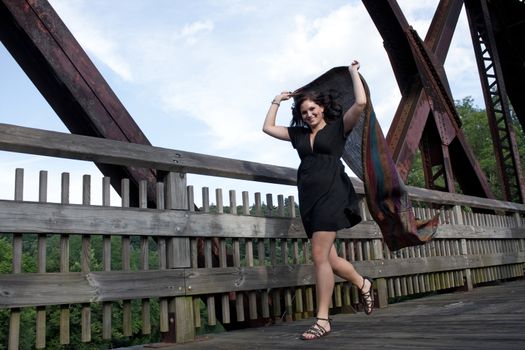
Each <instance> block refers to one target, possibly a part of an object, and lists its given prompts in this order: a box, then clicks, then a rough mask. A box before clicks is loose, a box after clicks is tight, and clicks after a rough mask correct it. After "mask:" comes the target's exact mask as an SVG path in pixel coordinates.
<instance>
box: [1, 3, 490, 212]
mask: <svg viewBox="0 0 525 350" xmlns="http://www.w3.org/2000/svg"><path fill="white" fill-rule="evenodd" d="M50 3H51V4H52V6H53V7H54V8H55V10H56V11H57V12H58V14H59V15H60V17H61V18H62V20H63V21H64V22H65V24H66V25H67V26H68V28H69V29H70V30H71V32H72V33H73V35H74V36H75V37H76V39H77V40H78V41H79V42H80V44H81V45H82V47H83V48H84V49H85V50H86V52H87V53H88V55H89V56H90V58H91V59H92V60H93V62H94V63H95V65H96V66H97V68H98V69H99V70H100V72H101V73H102V75H103V76H104V78H105V79H106V80H107V81H108V83H109V85H110V86H111V87H112V88H113V90H114V91H115V93H116V94H117V96H118V97H119V99H120V100H121V101H122V102H123V104H124V106H125V107H126V108H127V109H128V111H129V112H130V114H131V115H132V117H133V118H134V119H135V121H136V122H137V124H138V125H139V127H140V128H141V129H142V130H143V132H144V133H145V135H146V136H147V137H148V139H149V140H150V142H151V143H152V144H153V145H155V146H160V147H167V148H172V149H179V150H185V151H191V152H199V153H205V154H212V155H219V156H224V157H230V158H235V159H243V160H250V161H256V162H263V163H269V164H276V165H282V166H288V167H297V165H298V164H299V160H298V157H297V155H296V153H295V150H294V149H293V148H292V147H291V145H290V144H287V143H286V142H282V141H278V140H275V139H272V138H270V137H268V136H266V135H265V134H263V133H262V131H261V126H262V122H263V119H264V116H265V114H266V111H267V108H268V106H269V105H270V101H271V100H272V99H273V97H274V96H275V95H276V94H277V93H279V92H280V91H283V90H293V89H295V88H297V87H299V86H301V85H304V84H305V83H307V82H309V81H311V80H312V79H314V78H315V77H317V76H318V75H320V74H322V73H323V72H325V71H326V70H328V69H330V68H331V67H334V66H341V65H347V64H348V63H349V62H351V60H353V59H357V60H359V61H360V62H361V70H360V71H361V73H362V74H363V75H364V77H365V78H366V79H367V82H368V84H369V86H370V89H371V94H372V101H373V103H374V107H375V110H376V113H377V115H378V117H379V120H380V123H381V126H382V127H383V129H384V132H385V134H386V131H387V130H388V127H389V126H390V123H391V120H392V117H393V115H394V113H395V110H396V108H397V105H398V103H399V100H400V93H399V89H398V87H397V84H396V82H395V79H394V75H393V72H392V68H391V67H390V64H389V60H388V57H387V55H386V52H385V50H384V48H383V45H382V39H381V36H380V35H379V33H378V32H377V30H376V28H375V26H374V24H373V22H372V20H371V18H370V16H369V15H368V12H367V11H366V9H365V8H364V6H363V4H362V3H361V2H360V1H348V0H347V1H342V0H326V1H318V0H287V1H277V0H264V1H263V0H253V1H247V0H244V1H241V0H196V1H182V0H180V1H179V0H151V1H146V0H113V1H106V0H50ZM437 4H438V1H437V0H403V1H401V0H400V1H399V5H400V7H401V8H402V10H403V12H404V14H405V16H406V18H407V20H408V22H409V23H410V24H411V25H412V26H413V27H414V28H415V29H416V30H417V32H418V33H419V35H420V36H421V37H422V38H424V36H425V34H426V31H427V28H428V26H429V24H430V21H431V19H432V16H433V14H434V11H435V8H436V6H437ZM445 70H446V72H447V75H448V79H449V82H450V85H451V89H452V93H453V96H454V98H455V99H462V98H464V97H466V96H472V97H473V98H474V101H475V104H477V105H483V101H482V97H481V96H482V95H481V87H480V83H479V79H478V77H477V68H476V63H475V59H474V53H473V50H472V44H471V42H470V34H469V30H468V24H467V19H466V16H465V13H464V11H463V12H462V14H461V16H460V20H459V23H458V25H457V29H456V32H455V35H454V38H453V41H452V46H451V49H450V51H449V54H448V57H447V61H446V62H445ZM0 77H1V78H0V122H1V123H8V124H17V125H22V126H28V127H35V128H41V129H47V130H57V131H63V132H67V129H66V128H65V126H64V125H63V124H62V122H61V120H60V118H58V117H57V116H56V114H55V113H54V111H53V110H52V109H51V108H50V107H49V105H48V104H47V102H46V101H45V100H44V99H43V97H42V96H41V95H40V93H39V92H38V91H37V90H36V88H35V87H34V86H33V84H32V83H31V81H30V80H29V79H28V78H27V76H26V75H25V73H24V72H23V71H22V70H21V69H20V68H19V66H18V65H17V64H16V62H15V61H14V60H13V58H12V57H11V55H10V54H9V52H7V50H6V49H5V48H4V46H2V45H1V44H0ZM289 108H290V105H289V103H288V104H287V103H283V104H282V105H281V110H280V112H279V114H278V123H281V124H288V122H289V119H290V115H289ZM0 162H2V164H3V165H2V167H1V169H0V199H12V198H13V193H14V190H13V186H14V176H15V175H14V171H15V168H17V167H21V168H24V169H25V173H26V183H25V190H24V191H25V195H24V199H26V200H37V198H38V196H37V193H38V190H37V186H38V179H37V176H38V171H39V170H47V171H48V172H49V180H48V181H49V195H48V200H49V201H52V202H53V201H54V202H56V201H59V198H60V195H59V188H60V173H61V172H64V171H67V172H70V173H71V181H72V184H71V186H72V193H71V202H72V203H80V202H81V199H80V198H81V197H80V188H81V186H80V182H81V178H82V175H83V174H91V175H92V203H93V204H100V202H101V199H100V197H101V189H100V184H101V182H102V181H101V178H102V175H101V174H100V173H99V172H98V170H97V168H96V167H95V166H94V165H92V164H91V163H89V162H80V161H67V160H62V159H52V158H45V157H37V156H30V155H25V154H16V153H8V152H0ZM189 184H191V185H194V186H195V189H196V194H195V197H196V201H197V203H198V204H199V203H200V188H201V187H202V186H209V187H210V193H211V194H213V193H214V190H215V188H216V187H221V188H223V191H228V190H229V189H236V190H237V191H238V196H239V195H240V192H241V191H243V190H247V191H249V192H250V198H251V200H252V201H253V199H252V198H253V192H255V191H259V192H261V193H263V195H264V194H266V193H274V194H284V195H285V196H288V195H296V191H295V188H294V187H293V186H276V185H267V184H259V183H252V182H246V181H231V180H225V179H222V178H212V177H204V176H191V175H190V177H189ZM224 193H226V192H224ZM212 201H214V195H212ZM239 202H240V200H238V203H239ZM112 205H119V199H118V197H117V196H116V195H115V194H113V196H112Z"/></svg>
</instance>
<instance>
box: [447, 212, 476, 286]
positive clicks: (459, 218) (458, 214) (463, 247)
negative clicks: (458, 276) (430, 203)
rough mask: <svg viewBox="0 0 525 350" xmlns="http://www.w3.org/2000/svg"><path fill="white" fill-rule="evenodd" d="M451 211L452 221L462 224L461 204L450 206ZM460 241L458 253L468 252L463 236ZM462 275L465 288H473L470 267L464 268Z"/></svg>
mask: <svg viewBox="0 0 525 350" xmlns="http://www.w3.org/2000/svg"><path fill="white" fill-rule="evenodd" d="M452 212H453V213H454V223H455V224H456V225H464V221H463V215H462V214H461V206H459V205H455V206H454V207H453V208H452ZM460 242H461V244H460V249H461V251H460V254H461V255H467V254H468V249H467V240H466V239H465V238H462V239H461V241H460ZM463 276H464V279H465V283H466V287H467V290H472V289H473V288H474V285H473V284H472V272H471V271H470V269H464V270H463Z"/></svg>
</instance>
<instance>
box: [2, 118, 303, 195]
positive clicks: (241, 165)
mask: <svg viewBox="0 0 525 350" xmlns="http://www.w3.org/2000/svg"><path fill="white" fill-rule="evenodd" d="M0 149H2V150H4V151H12V152H22V153H31V154H38V155H43V156H53V157H61V158H69V159H80V160H90V161H93V162H96V163H105V164H114V165H125V166H133V167H143V168H152V169H157V170H165V171H169V172H180V173H195V174H201V175H213V176H222V177H228V178H236V179H243V180H252V181H262V182H270V183H278V184H287V185H295V183H296V170H295V169H292V168H285V167H279V166H273V165H267V164H262V163H256V162H249V161H244V160H236V159H230V158H223V157H216V156H210V155H205V154H199V153H193V152H186V151H180V150H172V149H166V148H161V147H152V146H147V145H139V144H136V143H128V142H122V141H114V140H109V139H103V138H99V137H90V136H82V135H71V134H66V133H60V132H54V131H43V130H38V129H33V128H26V127H20V126H15V125H9V124H2V123H0Z"/></svg>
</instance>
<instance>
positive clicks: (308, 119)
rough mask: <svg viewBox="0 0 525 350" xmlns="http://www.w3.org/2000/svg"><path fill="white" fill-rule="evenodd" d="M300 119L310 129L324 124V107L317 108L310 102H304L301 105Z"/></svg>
mask: <svg viewBox="0 0 525 350" xmlns="http://www.w3.org/2000/svg"><path fill="white" fill-rule="evenodd" d="M300 111H301V117H302V118H303V121H304V122H305V123H306V124H308V126H309V127H310V128H311V129H315V128H316V127H317V126H319V125H322V124H324V107H322V106H319V105H318V104H317V103H315V102H314V101H312V100H304V101H303V103H301V108H300Z"/></svg>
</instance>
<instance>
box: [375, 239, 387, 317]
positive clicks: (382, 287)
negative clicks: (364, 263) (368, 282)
mask: <svg viewBox="0 0 525 350" xmlns="http://www.w3.org/2000/svg"><path fill="white" fill-rule="evenodd" d="M372 249H373V250H372V252H373V254H374V256H373V257H372V259H374V260H383V242H382V241H381V240H380V239H374V240H373V241H372ZM375 286H376V288H377V297H378V298H377V306H378V307H379V308H384V307H387V306H388V287H387V283H386V278H378V279H376V280H375Z"/></svg>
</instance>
